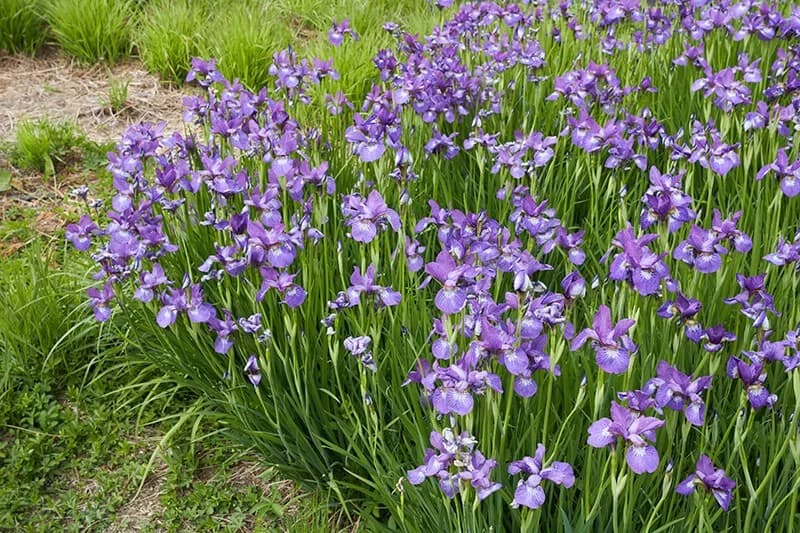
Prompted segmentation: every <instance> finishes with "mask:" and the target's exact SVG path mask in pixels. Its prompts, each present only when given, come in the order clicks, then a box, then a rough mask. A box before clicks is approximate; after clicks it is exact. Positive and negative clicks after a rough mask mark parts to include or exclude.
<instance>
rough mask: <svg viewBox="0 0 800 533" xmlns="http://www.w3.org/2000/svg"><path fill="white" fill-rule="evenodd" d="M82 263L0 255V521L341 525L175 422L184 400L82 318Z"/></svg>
mask: <svg viewBox="0 0 800 533" xmlns="http://www.w3.org/2000/svg"><path fill="white" fill-rule="evenodd" d="M83 272H85V264H84V259H83V258H81V257H80V256H78V255H76V254H74V253H71V252H70V253H62V252H55V251H54V250H52V249H45V248H42V247H39V246H37V245H34V246H32V247H29V248H28V249H26V250H25V251H23V252H21V253H20V254H17V255H16V256H14V257H12V258H10V259H4V260H3V261H2V262H0V279H2V280H3V291H0V305H2V308H3V309H4V310H5V312H4V313H2V314H0V353H2V354H3V356H2V358H0V476H2V478H3V479H4V483H3V484H2V486H0V529H3V530H15V531H56V530H58V531H85V530H92V531H97V530H105V529H107V528H110V527H116V528H120V527H121V528H128V527H134V526H136V527H137V528H140V529H141V530H144V531H164V530H167V531H187V530H188V531H210V530H217V529H224V530H239V529H241V528H245V529H248V530H254V529H255V530H266V531H287V530H288V531H320V532H322V531H332V530H334V529H338V528H340V527H341V528H344V527H345V526H346V524H344V523H342V522H340V521H339V519H338V518H337V517H338V515H337V513H336V512H335V510H333V509H330V508H329V507H328V506H327V503H326V500H325V499H324V498H322V497H321V495H315V494H308V493H302V492H299V491H298V490H297V488H296V487H295V486H294V485H292V484H290V483H287V482H285V481H279V480H277V479H276V476H275V472H274V471H270V470H264V469H263V468H259V467H258V466H257V464H256V463H255V462H254V457H253V456H252V454H248V453H247V452H246V451H245V450H241V449H232V448H231V444H230V442H229V441H228V440H227V439H226V438H225V437H224V436H223V435H221V434H220V433H219V428H217V427H214V426H212V425H209V424H203V425H202V426H200V427H198V426H196V425H192V424H187V425H182V426H180V425H176V424H175V420H176V419H178V418H179V417H177V416H176V415H179V414H180V413H181V412H182V411H183V410H187V411H190V412H194V411H195V410H194V409H193V407H192V404H193V402H194V399H193V397H192V396H191V395H188V394H186V393H185V391H183V392H182V391H176V390H175V389H174V388H173V387H171V386H170V383H169V382H168V381H165V380H163V378H161V377H160V375H159V374H158V372H157V371H155V369H154V368H153V367H151V366H147V365H141V364H137V361H141V358H137V357H135V354H132V353H130V352H126V350H125V346H124V344H123V343H121V342H120V341H119V339H117V338H114V337H112V336H110V335H108V334H107V333H106V332H105V330H104V328H103V327H101V326H99V325H98V324H97V323H95V322H94V321H93V320H91V318H90V314H91V311H90V310H89V309H88V308H87V307H86V305H84V304H83V303H82V300H83V299H84V295H83V287H84V286H85V284H86V279H85V278H84V277H83V274H82V273H83ZM198 430H199V431H198ZM137 502H138V504H137ZM142 502H143V503H142Z"/></svg>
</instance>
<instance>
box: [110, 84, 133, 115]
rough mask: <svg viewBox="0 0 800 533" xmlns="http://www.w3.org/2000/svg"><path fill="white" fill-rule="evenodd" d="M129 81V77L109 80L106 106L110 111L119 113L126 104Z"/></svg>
mask: <svg viewBox="0 0 800 533" xmlns="http://www.w3.org/2000/svg"><path fill="white" fill-rule="evenodd" d="M130 83H131V80H130V79H129V78H125V79H112V80H111V82H110V84H109V87H108V100H107V102H106V107H107V109H110V110H111V112H112V113H119V112H120V111H122V110H123V109H124V108H125V106H126V105H127V104H128V85H130Z"/></svg>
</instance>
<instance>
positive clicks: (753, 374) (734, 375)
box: [726, 356, 778, 409]
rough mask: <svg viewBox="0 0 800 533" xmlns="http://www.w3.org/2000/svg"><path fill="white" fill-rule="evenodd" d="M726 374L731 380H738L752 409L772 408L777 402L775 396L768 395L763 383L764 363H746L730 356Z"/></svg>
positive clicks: (764, 376) (765, 378)
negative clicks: (744, 389) (745, 391)
mask: <svg viewBox="0 0 800 533" xmlns="http://www.w3.org/2000/svg"><path fill="white" fill-rule="evenodd" d="M726 373H727V374H728V377H729V378H731V379H739V380H740V381H741V382H742V385H743V386H744V387H745V388H746V390H747V400H748V401H749V402H750V406H751V407H752V408H753V409H762V408H764V407H772V406H773V405H774V404H775V402H776V401H777V400H778V397H777V396H776V395H775V394H770V392H769V391H768V390H767V387H765V386H764V382H765V381H766V380H767V372H766V370H764V362H763V361H759V362H752V363H749V364H748V363H746V362H744V361H743V360H742V359H739V358H738V357H736V356H731V357H730V358H729V359H728V364H727V365H726Z"/></svg>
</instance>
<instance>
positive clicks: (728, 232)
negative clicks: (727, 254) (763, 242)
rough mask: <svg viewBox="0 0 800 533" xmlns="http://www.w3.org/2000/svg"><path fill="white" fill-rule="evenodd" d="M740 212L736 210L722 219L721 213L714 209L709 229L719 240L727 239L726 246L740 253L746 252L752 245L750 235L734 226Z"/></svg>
mask: <svg viewBox="0 0 800 533" xmlns="http://www.w3.org/2000/svg"><path fill="white" fill-rule="evenodd" d="M741 217H742V212H741V211H737V212H736V213H734V214H733V215H732V216H731V218H726V219H724V220H723V218H722V214H721V213H720V212H719V211H718V210H717V209H714V217H713V219H712V221H711V231H713V232H714V233H715V235H716V236H717V238H718V239H719V240H720V241H727V243H728V247H729V248H733V249H734V250H736V251H737V252H739V253H740V254H746V253H747V252H749V251H750V249H751V248H752V247H753V241H752V240H751V239H750V236H749V235H747V234H746V233H745V232H743V231H742V230H740V229H738V228H737V227H736V224H738V222H739V219H740V218H741Z"/></svg>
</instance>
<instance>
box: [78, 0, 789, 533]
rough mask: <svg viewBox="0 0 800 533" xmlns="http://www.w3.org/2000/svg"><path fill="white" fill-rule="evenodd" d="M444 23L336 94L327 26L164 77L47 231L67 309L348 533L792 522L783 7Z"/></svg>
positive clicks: (594, 10) (628, 8)
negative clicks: (174, 83)
mask: <svg viewBox="0 0 800 533" xmlns="http://www.w3.org/2000/svg"><path fill="white" fill-rule="evenodd" d="M448 4H450V2H439V4H438V7H437V8H434V7H433V6H431V12H430V14H431V18H433V17H435V18H436V19H437V20H438V21H439V23H438V25H437V26H436V27H435V28H434V29H432V30H431V31H430V32H429V33H428V34H427V35H426V36H420V35H416V34H411V33H409V32H407V31H406V30H405V29H404V28H403V27H402V26H401V25H398V24H396V23H393V22H392V21H387V23H386V24H385V25H384V26H383V31H385V32H386V35H387V36H388V37H389V38H390V39H391V42H392V44H391V45H390V46H386V47H384V48H381V49H380V50H369V53H370V54H371V55H372V56H373V60H372V63H373V67H374V68H372V67H370V68H371V74H363V76H366V78H362V79H365V80H366V81H362V82H361V83H359V84H352V83H344V82H343V80H344V79H345V77H346V76H347V73H346V72H342V73H341V74H340V73H339V72H338V67H337V63H336V61H335V56H336V55H337V54H338V53H339V51H340V50H343V49H358V47H360V46H365V44H364V41H363V40H361V39H359V38H360V34H359V30H361V28H357V27H353V26H351V25H350V21H348V20H345V19H337V20H334V21H332V24H331V27H330V31H329V43H330V47H331V48H330V49H329V50H328V52H329V55H333V56H334V61H333V62H330V61H328V60H327V56H326V55H323V54H322V52H320V54H319V55H320V57H317V58H303V57H300V56H298V55H297V53H296V52H295V51H293V50H292V49H286V50H283V51H280V52H277V53H275V54H274V55H273V56H272V61H271V62H270V64H269V65H268V66H267V74H268V76H269V80H268V81H269V83H268V85H267V86H266V87H265V88H264V89H262V90H255V91H249V90H246V89H245V88H244V87H243V86H242V85H241V84H240V83H239V82H237V81H235V80H234V81H231V80H228V79H226V78H225V76H224V75H223V74H222V73H221V72H220V71H219V70H218V69H217V65H216V63H215V61H214V60H213V59H209V58H206V59H196V60H194V61H193V62H192V68H191V70H190V71H189V74H188V77H187V81H188V82H191V83H194V84H197V85H199V86H200V87H201V88H203V89H204V91H205V92H204V95H203V96H198V97H190V98H187V100H186V119H187V121H188V122H190V123H192V124H193V125H194V126H196V130H195V132H194V133H183V134H182V133H172V132H168V131H165V130H164V128H163V126H159V125H153V124H143V125H140V126H136V127H134V128H132V129H131V130H129V131H128V132H127V133H126V135H125V136H124V137H123V138H122V139H121V141H120V142H119V144H118V145H117V147H116V150H115V151H114V152H112V153H110V154H109V167H108V168H109V171H110V172H111V173H112V175H113V180H114V186H115V189H116V195H115V196H114V198H113V199H112V201H111V203H110V206H107V207H105V208H102V207H100V206H97V205H95V206H94V207H92V206H90V205H88V204H87V208H88V210H87V211H88V212H87V215H86V216H84V217H82V218H81V219H80V220H79V221H76V222H75V223H74V224H73V225H71V226H70V227H69V228H68V229H67V238H68V239H69V240H70V241H71V242H72V243H73V244H74V246H75V247H76V248H77V249H78V250H80V251H87V252H90V253H91V257H92V258H93V259H94V260H95V262H96V263H97V265H98V267H99V269H98V271H97V275H96V279H97V282H98V283H97V285H96V286H94V287H92V288H91V289H89V292H88V296H89V301H90V303H91V305H92V307H93V310H94V315H95V318H96V319H97V320H98V321H100V322H107V321H112V323H122V324H124V331H125V332H126V338H127V339H129V340H130V342H131V343H132V344H133V345H134V346H136V347H137V349H139V350H140V351H141V353H142V354H145V355H146V356H149V357H151V362H152V364H154V365H156V366H157V367H158V368H159V369H160V370H161V371H163V372H164V373H165V374H166V375H168V376H169V377H170V378H171V379H173V380H175V382H176V383H178V384H179V385H180V386H181V387H184V388H185V389H187V390H191V391H194V393H196V394H198V395H199V397H201V398H203V399H204V400H205V401H208V402H210V404H211V405H212V408H211V409H210V411H211V412H213V413H216V416H217V417H218V418H219V420H220V422H221V423H223V424H225V426H226V427H227V429H228V432H229V434H230V435H231V436H232V437H233V438H235V439H237V440H238V441H239V442H241V443H243V444H245V445H246V446H249V447H252V448H254V449H256V450H258V452H259V453H260V454H261V456H262V457H263V458H264V460H265V461H267V462H269V463H272V464H275V465H276V466H277V467H278V468H279V469H281V471H282V472H283V473H284V474H285V475H287V476H290V477H293V478H295V479H298V480H301V481H304V482H306V483H308V484H312V485H317V486H320V487H323V488H325V489H326V490H327V491H329V493H330V494H331V496H332V497H333V498H334V499H336V500H338V501H339V502H340V503H342V504H343V505H344V508H345V509H346V510H347V511H348V512H351V513H357V514H358V515H359V516H361V517H362V518H363V520H364V521H365V523H366V524H367V527H373V526H375V523H380V524H381V525H382V526H385V527H389V528H393V529H400V530H408V531H416V530H432V529H435V528H439V529H442V530H446V531H449V530H469V531H477V530H481V531H482V530H488V529H489V528H494V529H495V530H514V529H523V530H529V529H532V528H534V527H540V528H543V529H545V530H550V529H554V530H555V529H559V530H560V529H569V530H576V529H577V530H592V531H595V530H623V531H629V530H639V529H644V530H668V529H670V528H672V527H675V526H676V525H677V524H680V523H687V524H691V525H692V527H696V528H698V529H700V530H713V531H716V530H723V529H743V530H746V531H747V530H750V529H754V528H764V529H765V530H772V529H776V530H792V529H793V528H794V527H795V524H796V522H797V521H798V520H800V514H798V489H800V475H798V473H797V472H798V466H800V465H798V463H799V462H800V442H799V440H798V436H799V435H798V432H799V431H800V428H799V427H798V421H799V419H798V414H800V412H799V411H800V374H798V371H797V366H798V364H800V353H799V352H798V348H799V347H798V335H799V334H800V329H798V327H799V326H798V321H800V307H798V306H797V304H796V303H795V299H796V297H797V283H798V273H797V263H798V260H800V237H798V230H800V228H799V227H798V221H799V219H800V209H798V204H797V201H798V200H797V198H796V197H797V196H798V194H799V193H800V182H799V181H798V179H800V175H798V168H800V166H799V165H798V164H797V163H796V159H797V143H796V139H795V138H794V137H793V132H794V130H795V128H796V125H797V114H796V111H795V110H796V104H797V101H798V100H797V94H796V91H797V89H798V88H799V87H800V86H798V84H797V75H798V71H799V70H800V62H799V61H798V54H800V46H798V36H800V12H799V11H798V10H797V8H795V7H794V6H792V5H790V4H786V5H784V4H777V5H774V4H767V3H754V2H744V3H738V4H731V3H728V2H725V1H717V2H707V3H698V2H695V3H682V2H664V3H660V4H658V5H653V6H642V5H639V4H630V3H619V2H616V1H613V0H611V1H609V0H598V1H596V2H587V3H580V4H578V3H575V4H573V3H570V2H562V3H560V4H548V3H543V4H541V5H539V4H524V5H516V4H513V3H509V4H495V3H491V2H485V3H479V4H463V5H457V6H449V5H448ZM438 8H441V11H439V10H438ZM362 53H363V52H362ZM509 507H510V508H511V509H510V508H509ZM608 510H611V513H608ZM373 522H375V523H373Z"/></svg>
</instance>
